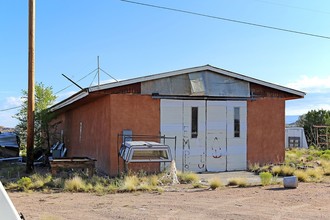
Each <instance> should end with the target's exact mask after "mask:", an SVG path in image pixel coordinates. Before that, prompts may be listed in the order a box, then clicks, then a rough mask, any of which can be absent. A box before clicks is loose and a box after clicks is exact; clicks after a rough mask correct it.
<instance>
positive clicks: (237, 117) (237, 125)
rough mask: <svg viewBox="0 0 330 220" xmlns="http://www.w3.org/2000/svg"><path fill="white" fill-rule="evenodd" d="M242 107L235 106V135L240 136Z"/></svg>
mask: <svg viewBox="0 0 330 220" xmlns="http://www.w3.org/2000/svg"><path fill="white" fill-rule="evenodd" d="M240 123H241V122H240V109H239V107H235V108H234V137H240Z"/></svg>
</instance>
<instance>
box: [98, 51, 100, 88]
mask: <svg viewBox="0 0 330 220" xmlns="http://www.w3.org/2000/svg"><path fill="white" fill-rule="evenodd" d="M97 86H98V87H99V88H100V57H99V56H97Z"/></svg>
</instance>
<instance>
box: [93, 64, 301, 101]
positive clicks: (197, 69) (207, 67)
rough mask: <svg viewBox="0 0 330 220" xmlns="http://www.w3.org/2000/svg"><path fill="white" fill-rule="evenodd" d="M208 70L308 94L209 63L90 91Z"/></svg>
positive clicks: (289, 91) (295, 93) (101, 86)
mask: <svg viewBox="0 0 330 220" xmlns="http://www.w3.org/2000/svg"><path fill="white" fill-rule="evenodd" d="M206 70H210V71H213V72H216V73H220V74H223V75H226V76H230V77H234V78H237V79H241V80H244V81H247V82H252V83H256V84H259V85H263V86H266V87H270V88H273V89H277V90H280V91H283V92H288V93H292V94H294V95H297V96H300V97H304V96H305V95H306V93H304V92H302V91H298V90H295V89H291V88H287V87H284V86H280V85H277V84H273V83H269V82H266V81H263V80H259V79H255V78H252V77H249V76H245V75H242V74H238V73H235V72H232V71H228V70H225V69H221V68H218V67H214V66H211V65H209V64H207V65H204V66H197V67H191V68H186V69H181V70H175V71H169V72H164V73H158V74H154V75H147V76H142V77H137V78H133V79H128V80H123V81H119V82H113V83H108V84H104V85H100V86H93V87H90V88H89V91H90V92H95V91H100V90H105V89H111V88H114V87H119V86H125V85H129V84H134V83H141V82H145V81H150V80H156V79H161V78H166V77H171V76H177V75H182V74H187V73H192V72H200V71H206Z"/></svg>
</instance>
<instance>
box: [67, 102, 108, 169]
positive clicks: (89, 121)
mask: <svg viewBox="0 0 330 220" xmlns="http://www.w3.org/2000/svg"><path fill="white" fill-rule="evenodd" d="M109 109H110V106H109V97H108V96H104V97H102V98H99V99H96V100H95V101H93V102H90V103H87V104H85V105H81V106H80V107H79V108H75V109H73V110H70V111H68V112H66V113H65V118H66V120H65V131H64V133H65V144H66V146H67V147H68V156H75V157H77V156H78V157H79V156H88V157H93V158H96V159H97V162H96V166H97V167H98V169H100V170H101V171H103V172H106V171H107V170H108V169H109V163H108V162H107V161H108V155H109V152H110V148H109V140H110V115H109ZM80 123H81V124H82V127H81V128H82V129H81V134H80Z"/></svg>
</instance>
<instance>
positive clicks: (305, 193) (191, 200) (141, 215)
mask: <svg viewBox="0 0 330 220" xmlns="http://www.w3.org/2000/svg"><path fill="white" fill-rule="evenodd" d="M8 194H9V196H10V198H11V199H12V201H13V203H14V205H15V206H16V209H17V210H18V211H19V212H22V213H23V214H24V216H25V218H26V219H27V220H30V219H43V220H45V219H51V220H55V219H80V220H81V219H205V220H206V219H235V220H236V219H274V220H275V219H281V220H283V219H330V184H329V183H299V186H298V188H297V189H284V188H283V186H280V185H273V186H268V187H262V186H254V187H247V188H235V187H224V188H219V189H217V190H214V191H212V190H209V189H192V188H187V185H185V186H182V185H179V186H176V187H175V188H171V189H170V190H169V191H165V192H163V193H148V192H136V193H118V194H108V195H103V196H98V195H95V194H88V193H51V194H45V193H39V192H37V193H36V192H34V193H21V192H10V193H8Z"/></svg>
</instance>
